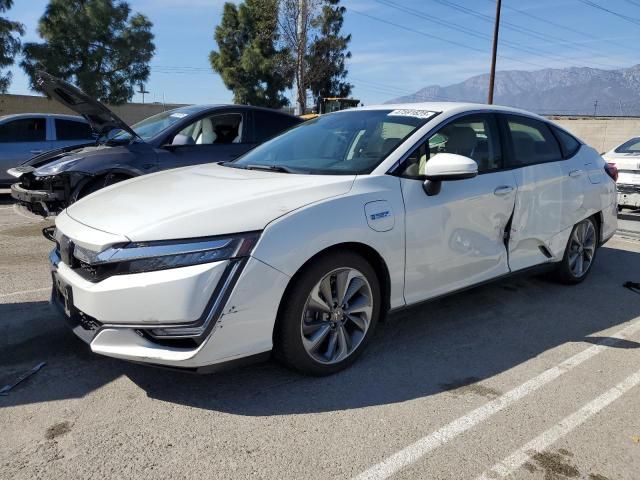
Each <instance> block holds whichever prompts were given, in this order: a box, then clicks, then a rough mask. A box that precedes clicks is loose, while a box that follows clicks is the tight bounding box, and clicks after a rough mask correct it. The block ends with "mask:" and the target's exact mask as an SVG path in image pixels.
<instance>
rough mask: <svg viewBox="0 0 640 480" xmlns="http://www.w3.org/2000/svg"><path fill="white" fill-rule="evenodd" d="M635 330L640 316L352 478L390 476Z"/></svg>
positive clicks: (370, 479)
mask: <svg viewBox="0 0 640 480" xmlns="http://www.w3.org/2000/svg"><path fill="white" fill-rule="evenodd" d="M639 330H640V319H636V320H635V321H634V322H633V323H631V324H630V325H628V326H626V327H625V328H623V329H621V330H619V331H618V332H616V333H614V334H613V335H611V336H608V337H606V338H604V339H602V340H601V341H598V342H597V343H596V344H595V345H593V346H591V347H589V348H587V349H585V350H583V351H582V352H580V353H577V354H576V355H573V356H572V357H570V358H568V359H567V360H565V361H563V362H561V363H559V364H558V365H556V366H554V367H552V368H550V369H548V370H545V371H544V372H542V373H541V374H540V375H538V376H536V377H534V378H532V379H531V380H528V381H526V382H525V383H523V384H521V385H519V386H517V387H516V388H514V389H513V390H510V391H509V392H507V393H505V394H504V395H502V396H500V397H498V398H496V399H494V400H491V401H490V402H487V403H485V404H484V405H482V406H481V407H478V408H476V409H475V410H473V411H471V412H469V413H468V414H467V415H464V416H462V417H459V418H457V419H456V420H454V421H452V422H451V423H449V424H447V425H445V426H444V427H442V428H440V429H438V430H436V431H435V432H432V433H431V434H429V435H427V436H425V437H422V438H421V439H419V440H417V441H416V442H414V443H413V444H411V445H409V446H408V447H405V448H403V449H402V450H399V451H398V452H396V453H394V454H393V455H391V456H390V457H388V458H387V459H385V460H383V461H382V462H380V463H378V464H376V465H374V466H372V467H371V468H369V469H367V470H365V471H364V472H362V473H361V474H359V475H358V476H356V477H354V480H381V479H386V478H389V477H391V476H392V475H394V474H396V473H398V472H399V471H400V470H402V469H404V468H406V467H407V466H409V465H411V464H413V463H415V462H417V461H418V460H420V459H421V458H422V457H424V456H425V455H426V454H428V453H429V452H431V451H433V450H435V449H436V448H438V447H439V446H441V445H444V444H446V443H447V442H449V441H450V440H452V439H453V438H455V437H457V436H458V435H460V434H462V433H464V432H466V431H467V430H470V429H471V428H473V427H475V426H476V425H478V424H479V423H481V422H483V421H484V420H486V419H488V418H489V417H491V416H493V415H495V414H496V413H498V412H500V411H501V410H503V409H504V408H506V407H508V406H509V405H511V404H513V403H515V402H517V401H518V400H520V399H522V398H524V397H525V396H527V395H529V394H530V393H532V392H534V391H536V390H538V389H540V388H541V387H543V386H545V385H547V384H548V383H550V382H552V381H553V380H555V379H557V378H558V377H560V376H561V375H563V374H565V373H567V372H569V371H570V370H573V369H574V368H575V367H577V366H578V365H580V364H582V363H584V362H586V361H587V360H589V359H591V358H593V357H594V356H596V355H598V354H599V353H601V352H603V351H604V350H606V348H607V347H609V346H614V345H616V344H617V343H620V342H621V341H623V340H624V339H625V338H626V337H627V336H630V335H633V334H634V333H635V332H637V331H639Z"/></svg>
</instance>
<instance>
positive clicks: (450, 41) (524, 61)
mask: <svg viewBox="0 0 640 480" xmlns="http://www.w3.org/2000/svg"><path fill="white" fill-rule="evenodd" d="M351 13H356V14H358V15H361V16H363V17H367V18H369V19H371V20H375V21H377V22H381V23H386V24H387V25H391V26H394V27H396V28H400V29H402V30H406V31H408V32H412V33H416V34H418V35H422V36H423V37H427V38H433V39H434V40H438V41H440V42H444V43H449V44H451V45H455V46H457V47H460V48H465V49H467V50H473V51H475V52H480V53H482V54H486V53H487V52H486V50H483V49H481V48H476V47H472V46H471V45H466V44H464V43H460V42H456V41H455V40H449V39H447V38H442V37H439V36H437V35H432V34H429V33H427V32H423V31H421V30H416V29H414V28H410V27H407V26H405V25H400V24H398V23H394V22H391V21H389V20H385V19H382V18H379V17H375V16H373V15H369V14H368V13H364V12H360V11H358V10H351ZM498 56H499V57H500V58H504V59H506V60H511V61H513V62H518V63H522V64H526V65H532V66H534V67H539V68H547V66H546V65H541V64H539V63H534V62H529V61H526V60H520V59H518V58H513V57H508V56H506V55H498Z"/></svg>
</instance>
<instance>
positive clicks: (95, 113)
mask: <svg viewBox="0 0 640 480" xmlns="http://www.w3.org/2000/svg"><path fill="white" fill-rule="evenodd" d="M36 84H37V86H38V88H40V89H42V91H43V92H45V93H46V94H47V95H49V96H50V97H51V98H53V99H55V100H57V101H58V102H60V103H61V104H62V105H64V106H65V107H67V108H69V109H71V110H73V111H74V112H76V113H78V114H79V115H82V116H83V117H84V118H85V119H86V120H87V121H88V122H89V124H90V125H91V128H92V129H93V131H94V132H95V133H97V134H99V135H106V134H108V133H109V132H110V131H111V130H114V129H120V130H124V131H126V132H128V133H130V134H131V135H133V136H134V137H137V138H140V137H138V134H136V132H134V131H133V129H132V128H131V127H129V125H127V124H126V123H125V122H124V121H123V120H122V119H121V118H120V117H118V116H117V115H116V114H115V113H113V112H112V111H111V110H109V109H108V108H107V107H105V106H104V105H103V104H102V103H100V102H99V101H97V100H95V99H93V98H91V97H90V96H89V95H87V94H86V93H84V92H83V91H82V90H80V89H79V88H77V87H74V86H73V85H71V84H70V83H68V82H65V81H64V80H60V79H59V78H56V77H54V76H53V75H50V74H48V73H47V72H42V71H39V72H38V73H37V78H36Z"/></svg>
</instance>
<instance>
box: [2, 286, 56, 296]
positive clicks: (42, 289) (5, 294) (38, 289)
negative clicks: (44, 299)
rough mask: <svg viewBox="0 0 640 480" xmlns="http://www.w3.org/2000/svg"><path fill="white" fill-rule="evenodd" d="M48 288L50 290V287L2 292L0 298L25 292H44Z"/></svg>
mask: <svg viewBox="0 0 640 480" xmlns="http://www.w3.org/2000/svg"><path fill="white" fill-rule="evenodd" d="M48 290H51V287H45V288H36V289H34V290H22V291H21V292H12V293H3V294H2V295H0V298H5V297H13V296H14V295H24V294H27V293H37V292H46V291H48Z"/></svg>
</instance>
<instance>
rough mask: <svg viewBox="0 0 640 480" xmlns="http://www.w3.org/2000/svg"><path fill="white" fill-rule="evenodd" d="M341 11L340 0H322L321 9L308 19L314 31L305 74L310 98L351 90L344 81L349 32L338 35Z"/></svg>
mask: <svg viewBox="0 0 640 480" xmlns="http://www.w3.org/2000/svg"><path fill="white" fill-rule="evenodd" d="M345 12H346V8H345V7H343V6H342V5H340V0H325V2H324V5H323V6H322V11H321V13H320V14H319V15H318V16H317V17H316V18H315V19H314V20H313V22H312V25H313V26H314V27H315V28H316V29H317V34H316V37H315V38H314V40H313V41H312V42H311V45H310V46H309V54H308V60H307V62H308V69H309V70H308V73H307V78H308V79H309V89H310V90H311V92H312V93H313V96H314V98H317V97H319V96H323V97H348V96H349V95H350V94H351V89H352V88H353V85H351V84H350V83H348V82H347V81H345V80H346V77H347V74H348V73H349V72H348V70H347V68H346V65H345V63H346V60H347V59H349V58H351V52H349V51H348V50H347V48H348V46H349V42H351V35H341V30H342V25H343V23H344V14H345Z"/></svg>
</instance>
